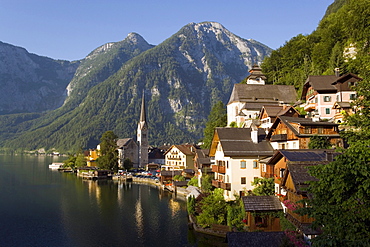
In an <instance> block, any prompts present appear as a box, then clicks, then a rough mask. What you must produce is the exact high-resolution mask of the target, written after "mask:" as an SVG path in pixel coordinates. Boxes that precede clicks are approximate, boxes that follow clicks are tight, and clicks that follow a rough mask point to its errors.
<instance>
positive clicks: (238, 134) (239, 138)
mask: <svg viewBox="0 0 370 247" xmlns="http://www.w3.org/2000/svg"><path fill="white" fill-rule="evenodd" d="M264 137H265V131H264V130H263V129H260V128H228V127H226V128H216V129H215V132H214V135H213V139H212V143H211V148H210V151H209V156H210V157H214V160H215V164H214V165H212V171H213V172H214V175H215V176H214V179H213V180H212V185H213V186H214V187H216V188H222V189H224V198H225V199H226V200H235V194H236V195H240V196H243V195H245V194H246V192H247V191H249V190H252V189H253V188H254V187H253V186H252V185H251V182H252V181H254V178H255V177H260V168H259V161H260V160H261V159H265V158H266V157H269V156H272V155H273V148H272V146H271V145H270V143H269V142H267V141H265V140H264Z"/></svg>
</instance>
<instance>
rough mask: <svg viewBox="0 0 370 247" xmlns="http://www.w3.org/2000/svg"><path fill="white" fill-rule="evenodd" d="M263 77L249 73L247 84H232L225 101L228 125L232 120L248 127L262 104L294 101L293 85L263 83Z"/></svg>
mask: <svg viewBox="0 0 370 247" xmlns="http://www.w3.org/2000/svg"><path fill="white" fill-rule="evenodd" d="M253 70H256V68H254V69H253ZM257 71H258V70H257ZM252 72H253V71H252ZM264 78H265V77H264V76H263V75H261V74H260V73H258V74H257V75H255V74H253V73H251V75H250V76H249V78H248V79H247V84H235V85H234V88H233V91H232V93H231V96H230V99H229V102H228V103H227V125H228V126H230V124H231V123H233V122H234V123H236V125H237V126H238V127H241V126H242V125H243V124H247V127H249V126H250V124H249V122H251V121H252V119H256V118H257V117H258V114H259V112H260V110H261V108H262V106H263V105H290V104H293V103H295V102H296V100H297V94H296V91H295V89H294V86H291V85H265V82H264Z"/></svg>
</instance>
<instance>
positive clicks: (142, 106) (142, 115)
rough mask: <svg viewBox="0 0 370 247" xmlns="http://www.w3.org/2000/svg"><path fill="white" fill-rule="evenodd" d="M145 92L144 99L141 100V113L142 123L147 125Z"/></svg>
mask: <svg viewBox="0 0 370 247" xmlns="http://www.w3.org/2000/svg"><path fill="white" fill-rule="evenodd" d="M144 97H145V96H144V90H143V97H142V98H141V112H140V122H145V123H146V112H145V98H144Z"/></svg>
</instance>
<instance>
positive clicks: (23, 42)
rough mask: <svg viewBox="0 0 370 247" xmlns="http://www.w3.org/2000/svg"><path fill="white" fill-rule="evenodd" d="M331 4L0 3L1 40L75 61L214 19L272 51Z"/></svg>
mask: <svg viewBox="0 0 370 247" xmlns="http://www.w3.org/2000/svg"><path fill="white" fill-rule="evenodd" d="M333 2H334V0H258V1H257V0H238V1H234V0H213V1H203V0H73V1H72V0H0V20H1V21H0V41H2V42H5V43H9V44H12V45H16V46H20V47H24V48H26V49H27V50H28V51H29V52H31V53H35V54H37V55H42V56H47V57H51V58H54V59H65V60H70V61H72V60H77V59H82V58H84V57H85V56H86V55H88V54H89V53H90V52H91V51H92V50H94V49H95V48H97V47H99V46H100V45H103V44H105V43H108V42H117V41H121V40H123V39H125V38H126V36H127V35H128V34H129V33H130V32H136V33H138V34H140V35H141V36H143V38H144V39H145V40H146V41H147V42H148V43H150V44H153V45H157V44H160V43H161V42H163V41H164V40H165V39H167V38H169V37H170V36H171V35H173V34H174V33H176V32H177V31H178V30H179V29H180V28H182V27H183V26H185V25H186V24H188V23H191V22H196V23H198V22H203V21H215V22H219V23H221V24H222V25H223V26H224V27H225V28H227V29H228V30H229V31H231V32H233V33H234V34H236V35H238V36H240V37H242V38H245V39H255V40H257V41H259V42H261V43H263V44H265V45H267V46H269V47H271V48H272V49H277V48H279V47H280V46H282V45H284V43H285V42H286V41H288V40H290V39H291V38H292V37H294V36H296V35H298V34H300V33H302V34H310V33H311V32H312V31H313V30H315V29H316V27H317V25H318V23H319V21H320V20H321V18H322V17H323V15H324V14H325V11H326V9H327V7H328V6H329V5H330V4H331V3H333Z"/></svg>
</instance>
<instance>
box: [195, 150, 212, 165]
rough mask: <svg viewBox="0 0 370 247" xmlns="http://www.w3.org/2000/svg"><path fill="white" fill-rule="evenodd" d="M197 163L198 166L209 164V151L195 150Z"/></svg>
mask: <svg viewBox="0 0 370 247" xmlns="http://www.w3.org/2000/svg"><path fill="white" fill-rule="evenodd" d="M195 153H196V157H197V162H198V163H199V164H211V163H212V162H211V158H210V157H209V156H208V153H209V149H196V150H195Z"/></svg>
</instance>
